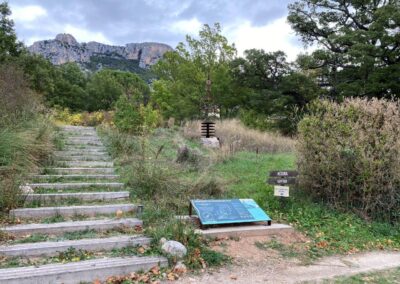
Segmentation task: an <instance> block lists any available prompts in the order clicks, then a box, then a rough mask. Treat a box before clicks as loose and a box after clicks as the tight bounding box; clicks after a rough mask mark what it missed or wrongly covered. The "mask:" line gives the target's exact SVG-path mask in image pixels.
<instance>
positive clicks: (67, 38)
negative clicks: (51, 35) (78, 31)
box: [56, 34, 78, 45]
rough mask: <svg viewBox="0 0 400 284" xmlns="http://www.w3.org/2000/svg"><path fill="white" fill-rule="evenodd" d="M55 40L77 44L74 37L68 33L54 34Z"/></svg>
mask: <svg viewBox="0 0 400 284" xmlns="http://www.w3.org/2000/svg"><path fill="white" fill-rule="evenodd" d="M56 40H58V41H61V42H62V43H66V44H69V45H78V42H77V41H76V39H75V38H74V37H73V36H72V35H70V34H58V35H57V36H56Z"/></svg>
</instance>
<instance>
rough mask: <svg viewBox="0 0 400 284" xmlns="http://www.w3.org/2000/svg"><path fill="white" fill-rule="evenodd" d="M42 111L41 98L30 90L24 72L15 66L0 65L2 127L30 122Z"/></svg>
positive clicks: (0, 123)
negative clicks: (24, 121) (25, 121)
mask: <svg viewBox="0 0 400 284" xmlns="http://www.w3.org/2000/svg"><path fill="white" fill-rule="evenodd" d="M40 109H41V105H40V97H39V96H38V95H37V94H36V93H34V92H33V91H32V90H30V89H29V84H28V81H27V80H26V78H25V75H24V73H23V71H22V70H21V69H20V68H19V67H17V66H15V65H13V64H2V65H0V127H5V126H11V125H15V124H17V123H19V122H20V121H23V120H30V119H31V118H32V117H33V116H35V115H36V113H37V112H38V111H39V110H40Z"/></svg>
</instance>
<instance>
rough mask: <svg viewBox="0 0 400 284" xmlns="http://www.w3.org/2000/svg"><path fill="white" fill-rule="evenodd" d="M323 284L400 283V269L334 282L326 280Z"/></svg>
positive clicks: (363, 274) (340, 278)
mask: <svg viewBox="0 0 400 284" xmlns="http://www.w3.org/2000/svg"><path fill="white" fill-rule="evenodd" d="M323 283H336V284H367V283H374V284H392V283H400V267H398V268H395V269H389V270H384V271H378V272H372V273H362V274H357V275H354V276H350V277H339V278H336V279H334V280H325V281H324V282H323Z"/></svg>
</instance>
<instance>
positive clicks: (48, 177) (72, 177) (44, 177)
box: [31, 174, 120, 180]
mask: <svg viewBox="0 0 400 284" xmlns="http://www.w3.org/2000/svg"><path fill="white" fill-rule="evenodd" d="M119 178H120V176H119V175H100V174H98V175H32V176H31V179H34V180H83V179H90V180H118V179H119Z"/></svg>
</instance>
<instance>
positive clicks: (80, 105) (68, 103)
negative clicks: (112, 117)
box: [47, 63, 89, 111]
mask: <svg viewBox="0 0 400 284" xmlns="http://www.w3.org/2000/svg"><path fill="white" fill-rule="evenodd" d="M56 72H57V73H56V78H55V86H54V92H53V93H52V94H50V95H49V96H48V97H47V101H48V102H49V103H50V104H51V105H57V106H61V107H68V108H70V109H71V110H74V111H75V110H79V111H80V110H86V109H87V108H88V103H89V98H88V95H87V92H86V90H85V88H86V83H87V77H86V74H85V73H83V72H82V70H81V69H80V68H79V66H78V65H77V64H76V63H66V64H63V65H61V66H59V67H58V68H57V69H56Z"/></svg>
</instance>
